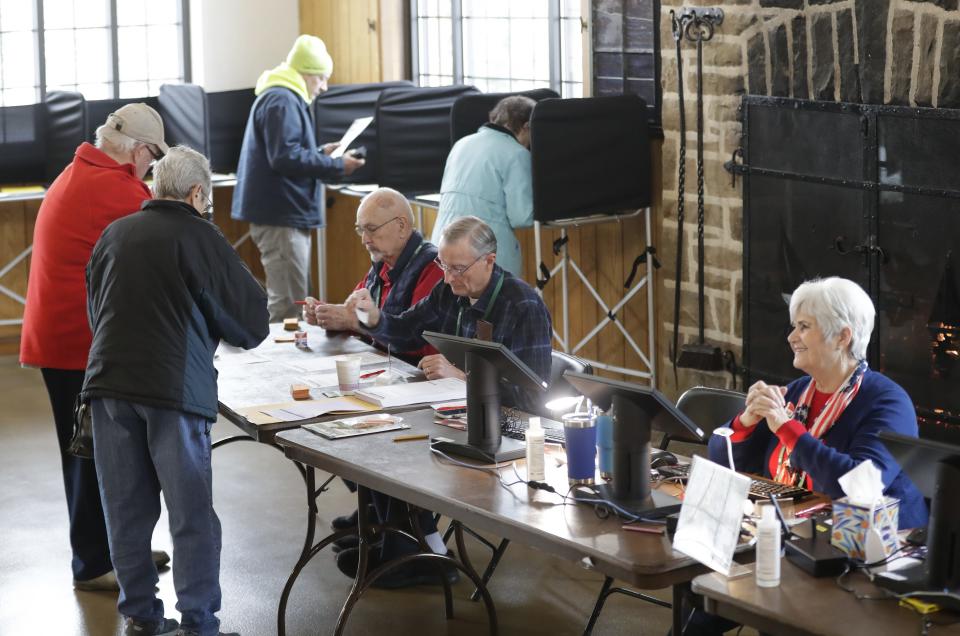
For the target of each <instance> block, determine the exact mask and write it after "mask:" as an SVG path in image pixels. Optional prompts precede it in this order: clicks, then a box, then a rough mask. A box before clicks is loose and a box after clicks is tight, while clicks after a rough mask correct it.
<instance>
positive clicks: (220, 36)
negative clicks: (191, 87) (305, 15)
mask: <svg viewBox="0 0 960 636" xmlns="http://www.w3.org/2000/svg"><path fill="white" fill-rule="evenodd" d="M299 29H300V16H299V3H298V0H192V2H190V32H191V37H190V46H191V56H192V65H191V66H192V73H193V83H194V84H199V85H200V86H203V87H204V88H205V89H206V90H207V91H208V92H213V91H226V90H233V89H237V88H252V87H253V86H254V84H256V81H257V77H259V76H260V73H262V72H263V71H265V70H267V69H270V68H273V67H274V66H276V65H277V64H279V63H280V62H282V61H283V60H284V58H286V56H287V52H288V51H289V50H290V46H291V45H292V44H293V41H294V40H295V39H296V37H297V36H298V35H299V34H300V33H299Z"/></svg>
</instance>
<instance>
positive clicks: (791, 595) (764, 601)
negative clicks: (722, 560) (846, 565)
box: [692, 559, 960, 636]
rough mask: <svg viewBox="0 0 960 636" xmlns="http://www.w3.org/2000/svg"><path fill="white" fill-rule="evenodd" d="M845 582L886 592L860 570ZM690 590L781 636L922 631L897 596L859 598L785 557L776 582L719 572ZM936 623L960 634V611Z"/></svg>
mask: <svg viewBox="0 0 960 636" xmlns="http://www.w3.org/2000/svg"><path fill="white" fill-rule="evenodd" d="M844 585H846V586H847V587H852V588H854V589H855V590H856V592H857V593H858V594H861V595H864V594H866V595H868V596H871V597H882V596H884V594H883V591H882V590H881V589H880V588H878V587H876V586H875V585H873V584H872V583H870V582H869V580H868V579H867V578H866V577H865V576H864V575H862V574H851V575H848V576H846V577H844ZM692 588H693V591H694V592H695V593H697V594H700V595H702V596H703V597H704V599H705V600H704V607H705V609H706V610H707V611H708V612H711V613H714V614H719V615H720V616H723V617H725V618H729V619H731V620H734V621H737V622H738V623H743V624H745V625H749V626H751V627H755V628H756V629H758V630H760V631H765V632H770V633H773V634H784V635H803V636H808V635H811V634H817V635H824V636H826V635H836V636H858V635H863V636H878V635H880V634H919V633H922V630H921V627H922V625H921V621H922V617H921V615H920V614H918V613H916V612H914V611H913V610H910V609H907V608H904V607H900V606H899V605H898V604H897V601H896V600H895V599H884V600H866V599H864V600H859V599H857V597H856V596H855V595H854V594H853V593H851V592H847V591H845V590H843V589H841V588H840V587H839V586H838V585H837V582H836V579H835V578H834V577H822V578H814V577H812V576H810V575H809V574H807V573H806V572H804V571H803V570H801V569H800V568H798V567H797V566H795V565H793V564H792V563H790V562H789V561H787V560H786V559H783V561H782V562H781V566H780V586H779V587H773V588H762V587H757V584H756V579H755V577H754V575H753V574H752V573H751V574H748V575H746V576H743V577H741V578H738V579H733V580H731V581H728V580H726V579H725V578H724V577H722V576H720V575H719V574H713V573H711V574H704V575H701V576H698V577H697V578H695V579H693V585H692ZM931 620H932V621H934V623H935V624H936V623H940V624H939V625H937V626H935V627H932V628H931V634H941V633H942V634H954V635H956V634H960V624H958V623H956V621H960V616H957V615H955V614H943V615H939V614H934V615H931Z"/></svg>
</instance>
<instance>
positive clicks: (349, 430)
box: [303, 413, 410, 439]
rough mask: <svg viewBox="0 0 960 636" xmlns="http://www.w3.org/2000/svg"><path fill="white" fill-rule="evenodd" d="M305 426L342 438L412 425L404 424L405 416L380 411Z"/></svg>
mask: <svg viewBox="0 0 960 636" xmlns="http://www.w3.org/2000/svg"><path fill="white" fill-rule="evenodd" d="M303 428H305V429H307V430H308V431H310V432H311V433H316V434H317V435H322V436H323V437H326V438H327V439H340V438H343V437H356V436H357V435H369V434H370V433H383V432H384V431H396V430H400V429H405V428H410V425H409V424H404V423H403V418H402V417H400V416H399V415H387V414H386V413H378V414H376V415H361V416H360V417H350V418H345V419H340V420H333V421H332V422H317V423H316V424H304V425H303Z"/></svg>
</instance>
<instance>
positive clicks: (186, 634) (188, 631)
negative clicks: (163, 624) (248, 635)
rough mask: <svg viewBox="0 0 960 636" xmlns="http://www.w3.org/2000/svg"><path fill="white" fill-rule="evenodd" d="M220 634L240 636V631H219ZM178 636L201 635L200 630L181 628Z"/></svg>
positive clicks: (223, 635)
mask: <svg viewBox="0 0 960 636" xmlns="http://www.w3.org/2000/svg"><path fill="white" fill-rule="evenodd" d="M217 634H218V636H240V633H239V632H218V633H217ZM176 636H200V632H198V631H195V630H192V629H179V630H177V633H176Z"/></svg>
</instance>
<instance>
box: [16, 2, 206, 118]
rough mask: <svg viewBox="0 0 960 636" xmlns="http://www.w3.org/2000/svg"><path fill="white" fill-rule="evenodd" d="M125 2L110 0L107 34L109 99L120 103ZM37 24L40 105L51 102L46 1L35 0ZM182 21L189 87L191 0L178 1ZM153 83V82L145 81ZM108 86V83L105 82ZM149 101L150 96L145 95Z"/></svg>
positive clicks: (184, 73) (184, 65)
mask: <svg viewBox="0 0 960 636" xmlns="http://www.w3.org/2000/svg"><path fill="white" fill-rule="evenodd" d="M120 1H121V0H108V3H109V12H110V24H109V25H107V30H108V32H109V34H110V57H111V59H110V73H111V78H110V81H109V84H110V89H111V97H110V98H109V99H120V44H119V29H120V26H119V25H118V24H117V3H118V2H120ZM32 5H33V11H34V24H35V28H36V33H37V37H36V48H35V49H34V51H33V55H34V61H35V64H36V65H37V83H38V84H39V86H38V88H39V100H38V102H36V103H43V102H45V101H47V93H48V92H49V91H48V90H47V56H46V28H45V24H44V11H43V0H33V2H32ZM177 11H178V18H179V20H180V28H179V29H178V31H179V34H180V41H179V42H178V44H179V47H180V51H181V52H182V56H181V62H182V67H181V69H180V71H181V75H182V76H183V82H184V83H189V82H190V81H191V79H192V73H191V69H192V57H191V50H190V0H177ZM145 79H146V80H149V78H145ZM104 83H107V82H104ZM143 97H147V95H143Z"/></svg>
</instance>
